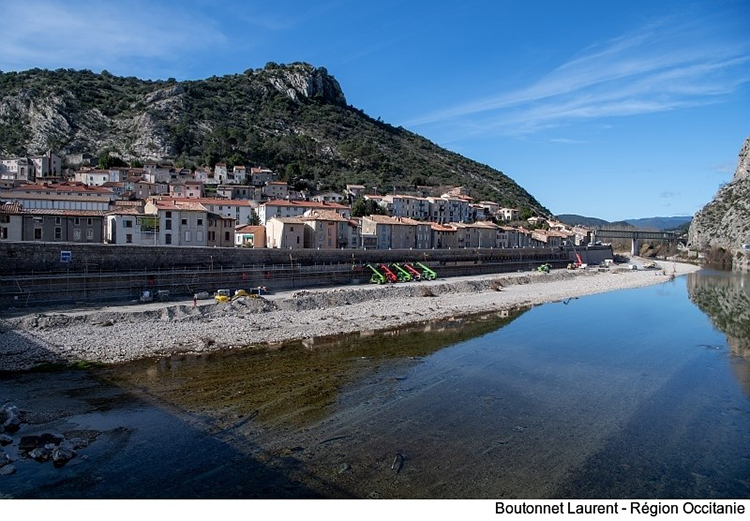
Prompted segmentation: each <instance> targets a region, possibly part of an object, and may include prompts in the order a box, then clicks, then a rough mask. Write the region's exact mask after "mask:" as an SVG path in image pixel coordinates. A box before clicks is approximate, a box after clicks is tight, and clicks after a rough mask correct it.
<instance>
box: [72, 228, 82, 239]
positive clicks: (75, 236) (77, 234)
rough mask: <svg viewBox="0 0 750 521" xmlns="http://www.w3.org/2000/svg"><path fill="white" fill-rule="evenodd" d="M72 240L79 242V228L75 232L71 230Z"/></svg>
mask: <svg viewBox="0 0 750 521" xmlns="http://www.w3.org/2000/svg"><path fill="white" fill-rule="evenodd" d="M73 240H74V241H80V240H81V229H80V228H76V229H75V230H73Z"/></svg>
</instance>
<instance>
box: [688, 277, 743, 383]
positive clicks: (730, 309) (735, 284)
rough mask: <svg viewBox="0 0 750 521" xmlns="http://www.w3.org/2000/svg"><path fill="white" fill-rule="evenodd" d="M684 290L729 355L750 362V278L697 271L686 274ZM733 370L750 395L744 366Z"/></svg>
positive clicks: (734, 367) (735, 367)
mask: <svg viewBox="0 0 750 521" xmlns="http://www.w3.org/2000/svg"><path fill="white" fill-rule="evenodd" d="M687 287H688V294H689V295H690V300H691V301H692V302H693V303H694V304H695V305H696V306H698V308H699V309H700V310H701V311H703V312H704V313H705V314H706V315H708V317H709V318H710V319H711V323H712V324H713V325H714V327H716V328H717V329H718V330H720V331H721V332H722V333H724V334H725V335H726V337H727V344H728V345H729V348H730V350H731V352H732V354H733V355H735V356H739V357H742V358H744V359H745V360H750V277H748V276H747V275H740V274H737V273H724V272H700V271H699V272H696V273H690V274H688V280H687ZM733 369H736V371H735V372H737V371H740V373H739V374H737V375H736V376H737V377H738V379H739V380H740V381H741V382H742V383H743V385H744V387H745V389H746V390H748V392H750V372H748V368H747V364H742V365H738V366H733Z"/></svg>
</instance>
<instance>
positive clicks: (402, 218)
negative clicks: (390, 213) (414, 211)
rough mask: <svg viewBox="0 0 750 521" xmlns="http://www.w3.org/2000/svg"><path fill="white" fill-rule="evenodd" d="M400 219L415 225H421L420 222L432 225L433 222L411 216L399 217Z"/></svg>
mask: <svg viewBox="0 0 750 521" xmlns="http://www.w3.org/2000/svg"><path fill="white" fill-rule="evenodd" d="M398 219H399V220H400V221H401V222H402V223H404V224H413V225H415V226H417V225H420V224H422V225H430V224H431V223H429V222H426V221H417V220H416V219H411V218H409V217H398Z"/></svg>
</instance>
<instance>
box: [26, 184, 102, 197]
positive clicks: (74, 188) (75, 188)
mask: <svg viewBox="0 0 750 521" xmlns="http://www.w3.org/2000/svg"><path fill="white" fill-rule="evenodd" d="M13 190H14V191H28V190H31V191H33V192H57V193H65V192H75V193H101V194H105V195H108V194H111V193H112V190H108V189H106V188H102V187H99V186H87V185H85V184H83V183H56V184H49V185H38V184H27V185H21V186H18V187H16V188H13Z"/></svg>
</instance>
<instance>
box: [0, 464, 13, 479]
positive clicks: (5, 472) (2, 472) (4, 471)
mask: <svg viewBox="0 0 750 521" xmlns="http://www.w3.org/2000/svg"><path fill="white" fill-rule="evenodd" d="M15 471H16V466H15V465H5V466H4V467H0V476H10V475H11V474H13V473H14V472H15Z"/></svg>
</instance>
